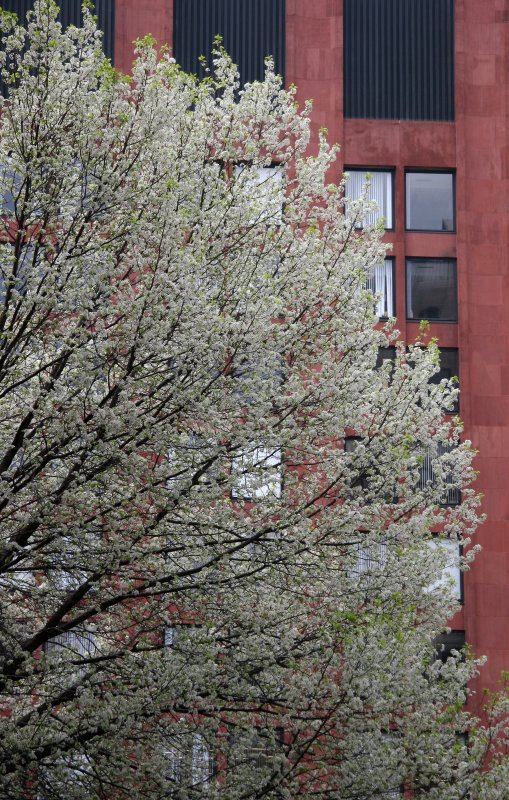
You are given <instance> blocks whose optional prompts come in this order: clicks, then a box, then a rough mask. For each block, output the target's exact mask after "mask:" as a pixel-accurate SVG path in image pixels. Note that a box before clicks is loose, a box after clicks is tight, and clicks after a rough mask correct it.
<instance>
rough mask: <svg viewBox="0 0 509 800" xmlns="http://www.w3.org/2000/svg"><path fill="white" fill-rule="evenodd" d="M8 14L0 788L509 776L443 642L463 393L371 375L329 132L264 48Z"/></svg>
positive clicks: (371, 787) (370, 311) (415, 379)
mask: <svg viewBox="0 0 509 800" xmlns="http://www.w3.org/2000/svg"><path fill="white" fill-rule="evenodd" d="M2 26H3V30H4V33H5V49H4V51H3V53H2V58H3V76H4V80H6V82H7V84H8V87H9V99H8V101H5V102H4V103H3V105H2V111H1V119H0V164H1V165H2V167H1V169H2V198H1V211H2V216H1V222H0V231H1V233H0V278H1V291H0V414H1V420H2V424H1V425H0V442H1V447H0V474H1V487H0V514H1V527H0V603H1V614H0V687H1V688H0V691H1V694H0V778H1V779H0V797H1V798H2V799H3V798H16V800H19V798H22V797H27V798H28V797H33V796H37V797H40V798H44V799H46V798H64V797H65V798H70V800H73V799H74V798H75V799H76V800H78V798H79V799H80V800H81V799H83V798H123V797H129V798H153V799H155V798H162V797H169V798H171V797H175V798H177V797H178V798H194V797H197V796H202V795H203V793H204V792H206V793H207V795H208V796H210V797H217V798H219V797H221V798H228V799H229V800H235V799H236V798H239V800H240V798H255V797H269V798H271V797H272V798H287V797H288V798H289V797H297V796H299V797H302V798H311V797H316V798H319V799H320V800H321V799H322V798H326V797H341V798H345V800H348V799H349V798H370V797H385V798H391V797H395V796H397V795H398V793H399V792H400V787H402V786H404V787H408V788H409V789H410V788H411V789H412V792H413V796H414V797H416V798H421V797H422V798H424V797H425V798H430V800H432V799H433V798H437V799H438V798H441V800H447V799H448V798H451V800H452V799H453V798H462V797H467V796H470V795H469V792H471V793H472V795H471V796H475V797H476V798H481V797H482V798H498V797H502V796H503V793H502V794H498V792H499V790H500V789H499V787H500V785H501V784H500V775H504V774H505V772H504V770H505V764H504V762H503V761H498V760H497V759H495V760H494V761H492V768H491V771H490V772H487V773H482V772H480V770H479V768H480V767H481V766H482V765H483V764H484V762H485V759H486V756H487V754H488V753H489V750H490V746H491V742H492V739H493V737H496V736H498V737H499V738H500V737H501V736H503V735H504V729H503V724H502V723H500V722H497V723H496V724H497V725H498V726H499V727H498V728H497V727H495V728H489V727H486V728H481V727H479V726H478V724H477V722H476V720H474V719H473V718H472V717H471V716H469V715H468V714H467V713H466V711H465V710H464V702H465V700H466V697H467V693H468V690H467V688H466V685H467V681H468V679H469V678H471V677H472V676H473V675H474V674H475V673H476V670H477V667H478V665H477V663H476V662H475V661H474V660H472V658H470V657H469V658H466V659H465V658H462V656H461V655H460V654H459V653H456V654H453V655H452V656H451V657H450V658H448V659H445V658H442V659H440V658H437V654H436V646H434V644H433V642H434V641H435V640H436V637H437V636H439V635H440V634H441V633H442V632H443V630H444V626H446V624H447V620H448V619H449V618H450V616H451V614H452V613H453V612H454V609H455V608H456V602H457V601H456V600H455V597H454V591H453V590H452V587H451V585H450V584H449V583H448V582H447V581H444V580H442V579H440V575H441V573H442V570H443V569H444V567H445V566H446V564H447V561H448V559H450V554H451V544H452V548H454V547H457V545H458V543H461V542H463V543H465V544H468V543H469V541H470V536H471V534H472V533H473V532H474V530H475V528H476V525H477V522H478V519H477V514H476V507H477V499H476V497H475V495H474V493H473V491H472V490H470V489H468V488H467V487H468V484H469V482H470V481H471V479H472V474H473V473H472V470H471V465H470V464H471V458H472V452H471V449H470V446H469V444H468V442H463V443H460V433H461V427H460V423H459V421H458V420H457V419H452V418H451V417H450V416H449V417H445V416H444V409H447V408H449V409H451V408H453V404H454V401H455V398H456V393H457V390H456V388H455V387H454V386H453V385H452V384H451V383H450V382H447V381H442V382H441V383H440V384H438V385H436V384H432V383H430V382H429V381H430V378H431V377H432V375H433V374H434V373H436V372H437V369H438V366H437V359H438V351H437V348H436V347H435V346H433V345H431V346H429V347H421V346H415V347H411V348H410V349H409V350H408V351H407V350H405V349H404V348H403V347H402V346H401V345H398V346H397V347H395V352H394V359H393V360H389V361H385V362H383V363H379V361H380V359H379V361H378V362H377V356H378V351H379V348H380V347H387V346H388V345H389V344H391V343H393V344H394V342H395V340H396V338H397V336H396V334H395V333H394V332H393V331H392V329H391V328H390V327H389V326H388V327H387V328H385V329H383V330H380V328H379V326H376V324H375V323H376V319H375V318H374V297H373V295H372V294H371V293H370V292H368V291H366V289H365V285H366V276H367V272H366V270H369V268H370V266H371V265H373V264H375V263H377V262H380V259H383V247H382V246H381V244H380V232H379V231H377V230H373V229H369V228H368V229H365V230H364V231H363V232H362V233H360V232H359V230H358V227H357V225H356V222H357V220H359V219H361V218H363V217H364V216H365V215H366V212H367V211H369V210H370V208H369V204H368V205H367V204H366V203H365V202H364V201H363V200H360V201H358V202H351V203H349V205H348V208H347V210H346V213H345V209H344V207H343V206H344V202H343V199H342V197H343V195H342V191H341V187H338V186H336V185H329V184H328V183H327V180H326V176H327V172H328V170H329V168H330V167H331V165H332V164H333V161H334V158H335V150H334V148H331V147H329V146H328V145H327V143H326V141H325V139H323V138H322V139H321V141H320V144H319V149H318V154H317V155H316V156H314V157H310V156H308V155H306V152H307V147H308V143H309V120H308V109H305V110H304V111H303V112H299V111H298V110H297V109H296V106H295V97H294V93H293V92H292V91H288V92H285V91H283V90H282V89H281V85H280V81H279V79H278V78H277V77H276V76H274V74H273V72H272V70H271V67H270V64H269V65H268V69H267V76H266V79H265V82H264V83H261V84H252V85H248V86H246V87H245V89H244V90H243V91H239V90H238V84H237V76H236V73H235V69H234V67H233V66H232V64H231V63H230V61H229V60H228V58H227V57H226V56H224V55H222V54H220V53H219V54H218V57H217V61H216V64H215V72H214V74H213V75H212V76H211V77H210V78H207V79H206V80H205V81H204V82H203V83H198V82H197V81H196V80H195V79H194V78H193V77H192V76H189V75H186V74H184V73H183V72H182V71H181V70H180V69H179V68H178V66H177V65H176V64H175V63H174V62H173V59H171V58H170V57H169V56H168V55H167V54H166V53H163V55H162V56H161V57H160V58H159V59H158V58H157V56H156V53H155V50H154V48H153V46H152V43H151V42H150V41H143V42H140V43H139V45H138V58H137V61H136V63H135V65H134V70H133V78H132V79H128V78H125V77H122V76H119V75H117V74H116V73H115V72H114V71H113V70H112V69H111V67H110V66H109V65H108V63H107V62H106V61H105V59H104V57H103V55H102V51H101V43H100V37H99V35H98V34H97V32H96V30H95V26H94V21H93V18H92V17H91V16H90V14H89V13H85V22H84V27H83V29H81V30H78V29H75V28H69V29H68V30H67V31H62V30H61V28H60V26H59V24H58V23H57V21H56V9H55V6H54V4H53V2H52V1H51V0H42V1H41V2H37V3H36V10H35V13H34V14H33V15H32V16H31V17H30V18H29V21H28V24H27V29H26V30H25V29H23V28H21V27H18V26H17V25H15V24H14V22H13V20H12V18H11V17H9V16H7V15H4V16H3V18H2ZM283 202H284V204H283ZM460 490H461V498H460V495H459V492H460ZM460 499H461V503H460V502H459V500H460ZM435 534H436V536H434V535H435ZM430 543H431V545H432V546H430ZM464 558H465V557H464ZM494 705H496V704H494ZM495 711H497V709H496V708H495V709H494V713H495ZM467 731H468V732H469V734H470V737H469V741H468V744H467V742H466V739H465V737H463V736H462V734H464V733H465V732H467Z"/></svg>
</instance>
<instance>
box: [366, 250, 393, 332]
mask: <svg viewBox="0 0 509 800" xmlns="http://www.w3.org/2000/svg"><path fill="white" fill-rule="evenodd" d="M366 289H367V290H368V291H369V292H371V293H372V294H373V295H374V296H375V297H376V301H375V313H376V315H377V317H379V318H380V319H387V318H389V317H394V315H395V310H394V260H393V259H392V258H386V259H385V261H384V262H383V263H382V264H375V265H374V266H372V267H369V268H368V271H367V280H366Z"/></svg>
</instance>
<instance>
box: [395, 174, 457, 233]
mask: <svg viewBox="0 0 509 800" xmlns="http://www.w3.org/2000/svg"><path fill="white" fill-rule="evenodd" d="M406 228H407V230H409V231H454V230H455V218H454V175H453V173H452V172H413V171H410V170H409V171H408V172H407V173H406Z"/></svg>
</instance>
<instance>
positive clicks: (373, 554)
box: [349, 542, 387, 583]
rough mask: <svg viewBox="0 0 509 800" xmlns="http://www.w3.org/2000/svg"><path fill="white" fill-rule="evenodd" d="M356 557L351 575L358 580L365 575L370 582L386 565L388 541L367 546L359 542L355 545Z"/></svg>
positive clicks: (350, 571)
mask: <svg viewBox="0 0 509 800" xmlns="http://www.w3.org/2000/svg"><path fill="white" fill-rule="evenodd" d="M355 559H356V560H355V563H354V565H353V567H352V568H351V570H349V577H350V578H351V579H352V580H354V581H358V580H360V578H361V577H363V576H364V577H365V578H367V580H368V583H369V582H370V579H372V577H373V576H374V575H375V574H376V573H377V572H380V571H381V570H383V568H384V567H385V564H386V562H387V544H386V542H377V543H376V544H370V545H368V546H367V547H364V546H362V545H361V543H360V542H357V544H356V545H355Z"/></svg>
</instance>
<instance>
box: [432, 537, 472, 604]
mask: <svg viewBox="0 0 509 800" xmlns="http://www.w3.org/2000/svg"><path fill="white" fill-rule="evenodd" d="M427 544H428V547H430V549H432V550H436V549H437V548H438V547H442V548H443V549H445V550H450V551H451V554H452V550H453V549H456V550H457V553H456V552H455V553H454V557H456V556H457V560H458V564H457V569H458V573H459V575H458V579H456V577H455V576H454V575H453V573H452V569H451V565H449V564H446V565H445V567H444V568H443V569H442V573H441V575H440V577H439V578H438V579H437V580H436V581H435V582H434V583H432V584H430V586H427V587H426V591H427V592H432V591H433V590H434V589H439V588H440V587H443V586H444V585H445V582H446V581H448V579H449V578H450V577H452V578H453V579H454V580H455V587H454V589H453V588H452V587H451V589H452V591H451V596H452V599H453V600H456V601H457V602H458V603H460V605H463V604H464V602H465V599H464V584H463V570H462V569H461V557H462V555H463V546H462V544H461V542H459V541H458V540H457V539H450V538H449V537H445V536H439V535H438V534H433V536H432V537H431V539H428V541H427ZM453 566H454V565H453ZM456 587H457V590H456Z"/></svg>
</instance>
